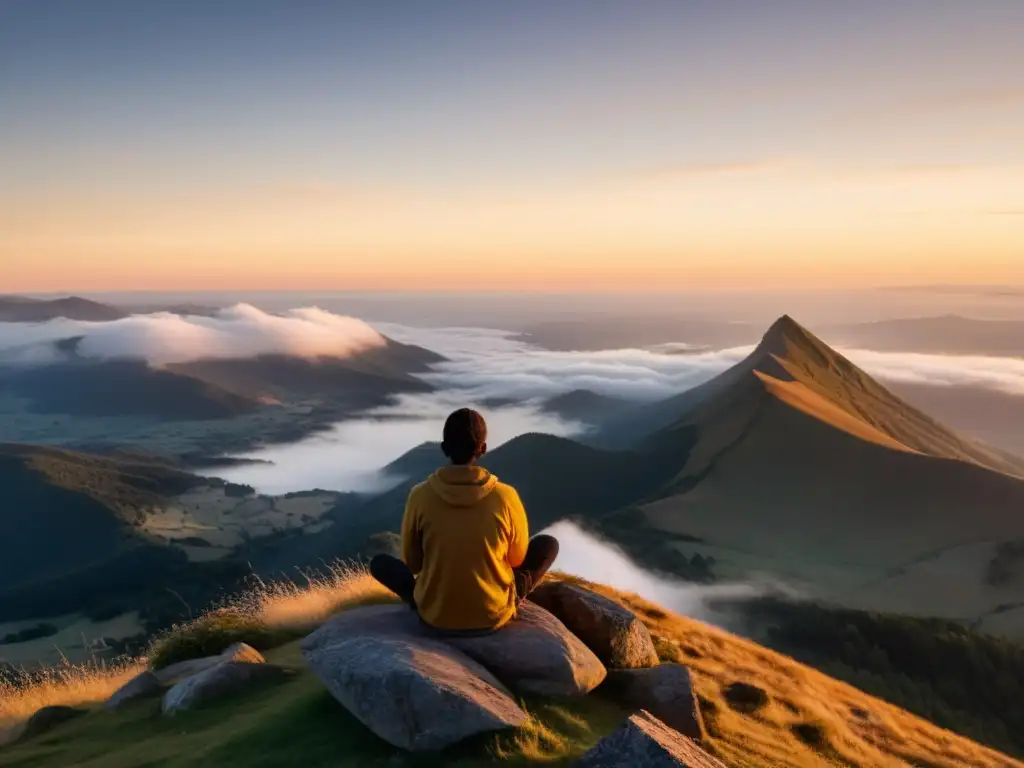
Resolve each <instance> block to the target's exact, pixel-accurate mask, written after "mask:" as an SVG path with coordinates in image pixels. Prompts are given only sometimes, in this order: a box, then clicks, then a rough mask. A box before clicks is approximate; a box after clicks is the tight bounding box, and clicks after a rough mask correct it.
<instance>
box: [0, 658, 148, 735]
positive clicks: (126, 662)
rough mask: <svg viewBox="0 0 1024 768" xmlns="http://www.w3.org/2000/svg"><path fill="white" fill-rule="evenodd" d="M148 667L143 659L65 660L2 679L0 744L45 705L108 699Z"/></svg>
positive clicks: (71, 705)
mask: <svg viewBox="0 0 1024 768" xmlns="http://www.w3.org/2000/svg"><path fill="white" fill-rule="evenodd" d="M145 668H146V664H145V662H144V661H143V660H140V659H130V658H126V659H120V660H117V661H114V662H109V663H106V664H101V663H87V664H70V663H65V664H62V665H61V666H59V667H52V668H50V669H44V670H39V671H37V672H32V673H28V672H24V673H21V674H20V675H18V676H17V677H16V678H15V679H13V680H8V679H0V744H4V743H6V742H8V741H10V740H12V739H13V738H15V737H16V736H17V735H18V733H19V732H20V731H21V726H22V725H23V724H24V722H25V721H26V720H27V719H28V718H29V717H31V716H32V715H33V714H34V713H35V712H37V711H39V710H40V709H42V708H43V707H52V706H57V705H62V706H66V707H76V706H82V705H90V704H95V703H96V702H100V701H106V700H107V699H108V698H110V696H111V694H113V693H114V691H116V690H117V689H118V688H120V687H121V686H122V685H124V684H125V683H127V682H128V681H129V680H131V679H132V678H133V677H135V676H136V675H137V674H139V673H140V672H142V671H143V670H144V669H145Z"/></svg>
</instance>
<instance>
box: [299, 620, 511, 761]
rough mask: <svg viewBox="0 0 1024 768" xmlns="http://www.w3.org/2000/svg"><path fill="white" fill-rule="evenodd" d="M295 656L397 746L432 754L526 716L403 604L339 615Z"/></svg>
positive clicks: (498, 685)
mask: <svg viewBox="0 0 1024 768" xmlns="http://www.w3.org/2000/svg"><path fill="white" fill-rule="evenodd" d="M302 652H303V656H304V657H305V659H306V662H307V663H308V665H309V667H310V669H311V670H312V671H313V674H315V675H316V676H317V678H319V679H320V681H321V682H323V684H324V685H325V686H326V687H327V689H328V690H329V691H330V692H331V695H333V696H334V698H335V699H337V700H338V701H339V702H341V704H342V706H344V707H345V708H346V709H347V710H348V711H349V712H351V713H352V714H353V715H354V716H355V717H356V718H357V719H358V720H359V721H360V722H362V723H363V724H364V725H365V726H366V727H367V728H369V729H370V730H371V731H373V732H374V733H375V734H377V735H378V736H379V737H381V738H382V739H384V740H385V741H387V742H389V743H390V744H392V745H394V746H396V747H400V748H402V749H406V750H410V751H413V752H424V751H433V750H438V749H442V748H444V747H447V746H449V745H451V744H455V743H457V742H459V741H462V740H463V739H466V738H468V737H470V736H474V735H477V734H480V733H485V732H488V731H495V730H501V729H504V728H514V727H518V726H520V725H522V724H523V723H525V722H526V720H527V719H528V716H527V714H526V713H525V712H523V711H522V710H521V709H520V708H519V706H518V705H517V704H516V702H515V701H514V700H513V699H512V697H511V696H510V695H509V693H508V691H507V690H506V689H505V688H504V686H503V685H502V684H501V683H500V682H498V680H497V679H495V678H494V676H493V675H491V673H490V672H488V671H487V670H486V669H485V668H484V667H482V666H481V665H480V664H478V663H477V662H475V661H473V659H471V658H469V657H468V656H466V655H465V654H464V653H462V652H461V651H459V650H458V649H456V648H453V647H452V646H450V645H448V644H447V643H445V642H443V641H441V640H438V639H436V638H433V637H430V636H429V635H428V634H427V633H426V632H425V630H424V629H423V628H422V627H421V626H420V623H419V620H418V619H417V618H416V616H415V614H413V613H412V612H411V611H410V610H408V608H406V607H405V606H392V605H381V606H372V607H367V608H358V609H354V610H351V611H346V612H345V613H342V614H341V615H339V616H336V617H335V618H333V619H331V620H330V621H328V622H327V623H326V624H324V625H323V626H322V627H321V628H320V629H318V630H317V631H316V632H314V633H313V634H312V635H310V636H309V637H307V638H306V639H305V640H304V641H303V642H302Z"/></svg>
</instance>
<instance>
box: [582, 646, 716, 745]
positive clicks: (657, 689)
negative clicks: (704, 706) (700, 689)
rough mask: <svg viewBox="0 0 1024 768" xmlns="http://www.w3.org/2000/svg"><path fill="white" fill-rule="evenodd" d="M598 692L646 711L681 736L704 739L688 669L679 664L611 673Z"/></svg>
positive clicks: (625, 704) (635, 709)
mask: <svg viewBox="0 0 1024 768" xmlns="http://www.w3.org/2000/svg"><path fill="white" fill-rule="evenodd" d="M601 690H602V691H607V692H608V693H610V694H611V696H612V698H614V699H615V701H617V702H618V703H619V704H621V705H622V706H624V707H626V708H627V709H630V710H632V711H637V710H646V711H647V712H650V713H651V714H652V715H654V716H655V717H656V718H658V719H659V720H661V721H662V722H664V723H665V724H666V725H668V726H669V727H670V728H674V729H676V730H677V731H679V732H680V733H681V734H683V735H684V736H689V737H690V738H691V739H694V740H695V741H701V740H703V739H704V738H706V734H705V732H704V723H703V722H702V720H701V716H700V708H699V706H698V704H697V697H696V696H695V695H694V693H693V687H692V685H691V683H690V670H688V669H687V668H686V667H684V666H683V665H682V664H661V665H659V666H657V667H651V668H649V669H617V670H612V671H611V672H609V673H608V680H607V681H606V682H605V684H604V687H602V688H601Z"/></svg>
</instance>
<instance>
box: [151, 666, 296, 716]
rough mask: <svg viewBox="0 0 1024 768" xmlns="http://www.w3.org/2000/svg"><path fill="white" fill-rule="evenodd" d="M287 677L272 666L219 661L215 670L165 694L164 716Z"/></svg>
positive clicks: (190, 678) (206, 670)
mask: <svg viewBox="0 0 1024 768" xmlns="http://www.w3.org/2000/svg"><path fill="white" fill-rule="evenodd" d="M288 675H289V673H288V671H287V670H285V669H282V668H281V667H278V666H275V665H273V664H265V663H264V664H253V663H249V662H244V661H222V662H221V663H220V664H217V665H216V666H214V667H210V668H209V669H205V670H203V671H202V672H199V673H197V674H195V675H192V676H191V677H187V678H185V679H184V680H182V681H181V682H180V683H178V684H177V685H175V686H174V687H173V688H171V689H170V690H169V691H167V693H165V694H164V700H163V705H162V707H161V708H162V710H163V712H164V714H165V715H169V714H173V713H175V712H181V711H183V710H186V709H193V708H194V707H196V706H199V705H201V704H205V703H206V702H208V701H212V700H213V699H219V698H221V697H222V696H228V695H230V694H233V693H237V692H239V691H242V690H244V689H246V688H249V687H250V686H253V685H256V684H259V683H264V682H279V681H281V680H283V679H285V678H286V677H288Z"/></svg>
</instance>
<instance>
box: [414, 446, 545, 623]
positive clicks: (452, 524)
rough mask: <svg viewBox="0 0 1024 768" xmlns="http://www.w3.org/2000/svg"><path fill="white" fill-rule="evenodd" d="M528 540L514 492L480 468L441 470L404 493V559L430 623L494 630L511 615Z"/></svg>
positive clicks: (418, 602) (423, 614)
mask: <svg viewBox="0 0 1024 768" xmlns="http://www.w3.org/2000/svg"><path fill="white" fill-rule="evenodd" d="M529 540H530V534H529V529H528V526H527V523H526V511H525V510H524V509H523V504H522V502H521V501H520V500H519V494H518V493H516V490H515V489H514V488H512V487H511V486H509V485H505V484H504V483H499V482H498V478H497V477H495V476H494V475H492V474H491V473H490V472H488V471H487V470H486V469H483V468H482V467H476V466H449V467H442V468H441V469H439V470H437V471H436V472H435V473H434V474H432V475H431V476H430V477H429V478H428V479H427V481H426V482H424V483H420V484H419V485H417V486H416V487H415V488H413V489H412V491H411V492H410V493H409V500H408V501H407V502H406V505H405V518H404V519H403V521H402V559H403V560H405V563H406V565H408V566H409V568H410V570H412V572H413V573H414V574H416V576H417V578H416V591H415V595H414V596H415V598H416V607H417V609H418V610H419V614H420V617H421V618H422V619H423V620H424V621H425V622H427V623H428V624H430V625H431V626H434V627H437V628H439V629H448V630H471V629H496V628H498V627H500V626H502V625H503V624H505V623H506V622H507V621H508V620H509V619H511V618H512V617H513V616H515V614H516V587H515V581H514V578H513V574H512V569H513V568H515V567H516V566H518V565H521V564H522V562H523V558H525V557H526V547H527V544H528V543H529Z"/></svg>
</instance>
